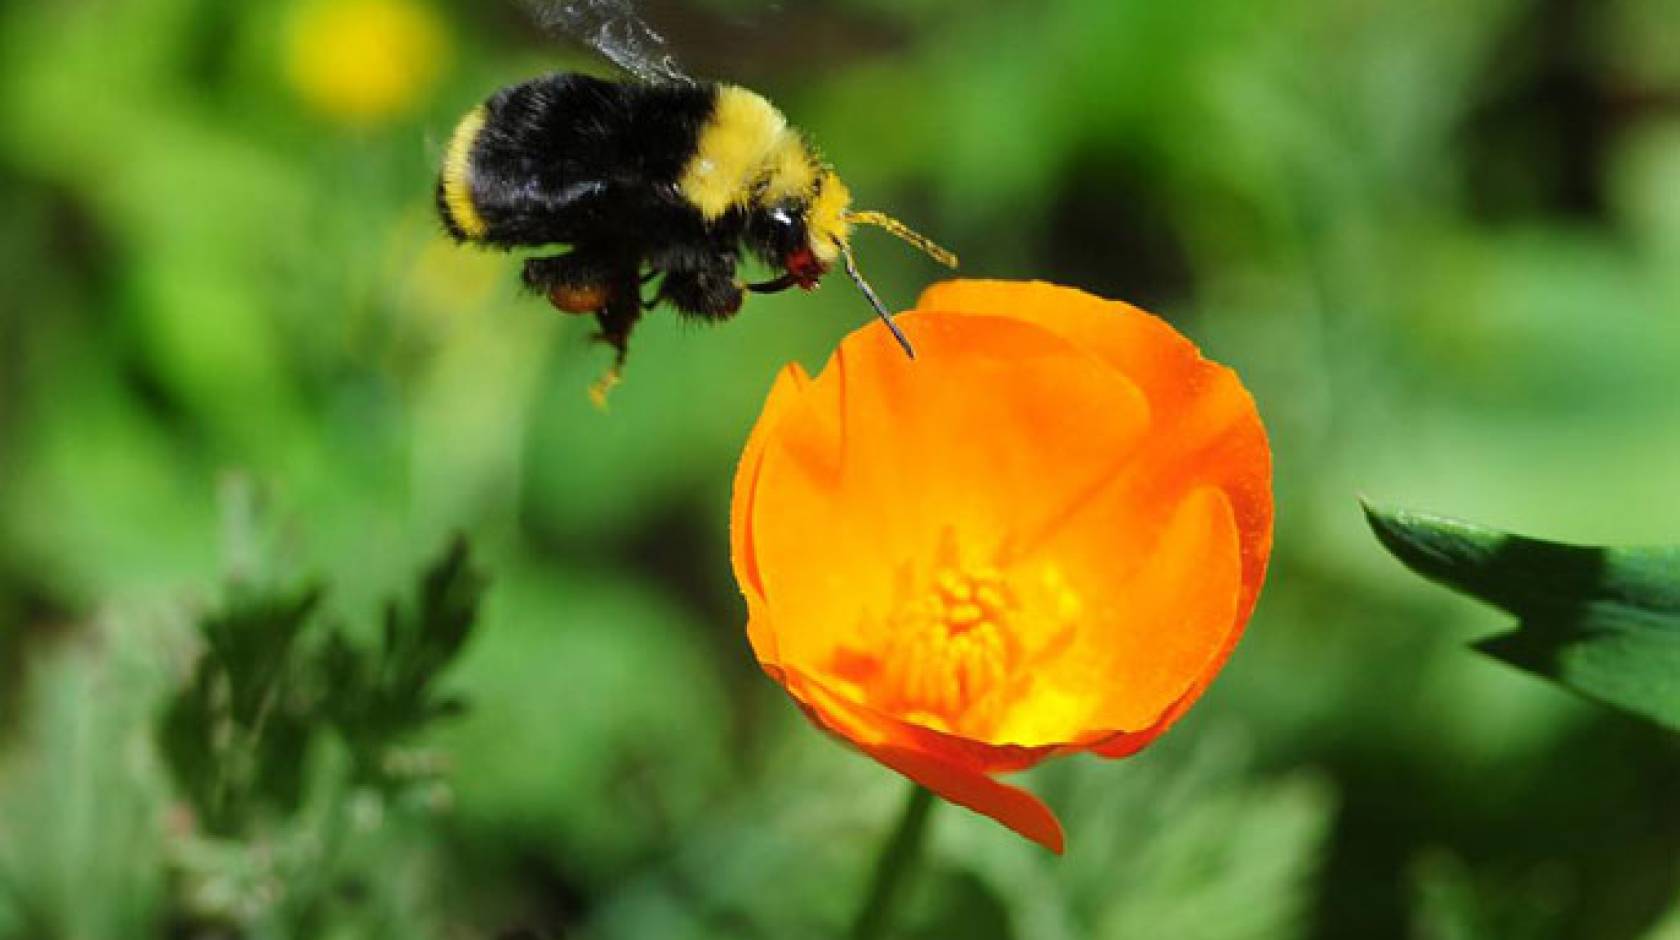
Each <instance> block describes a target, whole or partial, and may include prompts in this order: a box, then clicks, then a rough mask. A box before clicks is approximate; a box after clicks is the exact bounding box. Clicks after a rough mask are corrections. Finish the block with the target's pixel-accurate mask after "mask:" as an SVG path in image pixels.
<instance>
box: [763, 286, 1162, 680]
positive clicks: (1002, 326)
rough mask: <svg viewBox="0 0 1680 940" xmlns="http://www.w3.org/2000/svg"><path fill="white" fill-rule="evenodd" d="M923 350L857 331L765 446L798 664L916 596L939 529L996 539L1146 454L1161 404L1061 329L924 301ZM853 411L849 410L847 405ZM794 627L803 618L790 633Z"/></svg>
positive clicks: (809, 665) (770, 542)
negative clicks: (911, 586) (1129, 458)
mask: <svg viewBox="0 0 1680 940" xmlns="http://www.w3.org/2000/svg"><path fill="white" fill-rule="evenodd" d="M900 322H901V324H902V325H903V327H904V329H905V330H906V332H907V333H908V334H909V335H910V336H911V338H912V341H913V342H914V343H915V344H916V347H917V351H918V358H917V359H916V360H915V361H914V362H911V361H909V360H907V359H906V358H905V357H904V355H903V353H902V352H901V351H900V350H899V349H898V348H897V347H896V346H895V345H894V344H893V343H892V341H891V339H890V337H889V336H888V334H887V333H886V331H885V330H884V329H877V330H870V329H865V330H860V331H858V332H857V333H854V334H853V335H852V336H850V337H848V338H847V339H846V341H845V342H844V343H843V344H842V345H841V347H840V349H839V351H838V352H837V353H836V355H835V358H834V360H833V361H832V362H831V363H830V364H829V366H828V367H827V368H825V369H824V370H823V372H822V373H820V374H819V375H818V376H817V377H816V378H815V379H814V380H812V382H811V384H810V386H809V387H808V389H807V390H806V391H805V393H804V394H802V395H801V396H800V398H799V400H798V402H797V403H796V404H795V405H794V406H793V407H792V408H791V409H790V410H789V411H788V412H787V413H786V414H785V416H784V417H783V419H782V421H781V422H780V429H781V430H780V431H779V432H778V433H776V434H775V435H774V436H773V437H772V438H771V439H770V440H768V441H767V443H766V445H765V454H764V457H763V463H762V467H761V470H760V472H759V476H758V483H757V488H756V492H755V494H754V504H753V506H752V508H751V521H750V525H751V527H752V540H753V542H754V544H755V545H756V547H757V556H758V559H759V569H758V574H759V576H760V577H761V579H762V585H763V589H764V596H765V599H766V602H767V604H768V606H769V608H770V611H771V614H772V616H773V617H774V618H776V620H777V621H778V622H780V621H782V620H783V619H784V618H785V619H786V622H788V623H797V624H798V625H799V626H798V630H797V636H796V637H795V636H790V635H784V636H783V637H782V653H783V661H785V662H787V663H789V664H794V665H798V666H799V667H800V668H802V669H805V670H807V671H813V672H820V671H821V670H822V669H823V668H825V667H824V663H825V660H826V659H828V658H829V657H830V656H831V655H832V652H833V650H834V648H835V646H836V644H837V643H839V642H841V641H846V640H855V639H856V638H857V637H858V636H859V631H860V630H863V629H865V627H866V625H867V623H868V622H869V621H877V622H878V621H880V620H882V619H884V618H885V617H886V615H887V614H888V613H889V612H890V611H891V610H893V609H895V608H896V607H897V606H898V605H899V604H901V603H903V602H904V600H905V598H904V597H903V596H902V593H901V589H902V585H903V583H904V580H905V578H907V577H909V576H912V575H919V574H925V570H915V569H914V566H916V565H927V564H931V563H932V561H933V560H934V559H935V558H936V557H937V556H938V552H939V547H940V544H941V542H942V541H945V540H947V539H949V538H951V537H952V536H953V535H954V536H956V538H957V540H958V542H960V543H961V544H962V545H964V546H965V547H970V548H972V549H974V550H976V551H979V552H986V551H992V550H995V549H997V548H998V547H1000V546H1001V545H1002V544H1003V543H1005V542H1006V541H1008V540H1010V539H1011V538H1013V537H1014V536H1015V535H1016V533H1018V532H1020V531H1022V530H1026V529H1031V528H1033V527H1034V526H1035V525H1037V524H1038V521H1039V520H1038V519H1037V518H1036V517H1037V516H1039V515H1041V514H1043V513H1046V512H1050V511H1053V510H1055V509H1057V508H1059V506H1060V505H1061V503H1062V502H1063V501H1064V500H1061V499H1057V498H1056V494H1060V493H1065V494H1068V495H1067V496H1066V499H1071V498H1073V497H1072V494H1074V493H1078V492H1083V491H1086V490H1088V489H1090V488H1091V487H1092V486H1094V485H1095V483H1096V481H1097V480H1099V479H1101V478H1102V477H1103V476H1104V475H1106V474H1108V473H1110V472H1111V468H1112V466H1113V465H1114V463H1115V461H1116V460H1118V459H1124V457H1125V455H1127V454H1130V453H1132V452H1133V451H1135V450H1136V448H1137V445H1138V442H1139V440H1140V439H1141V435H1142V433H1143V431H1144V429H1145V428H1146V427H1147V425H1148V407H1147V405H1146V403H1145V402H1144V401H1143V398H1142V396H1141V395H1139V394H1138V392H1137V389H1136V388H1135V387H1134V386H1133V385H1132V384H1131V383H1130V382H1129V381H1127V380H1126V379H1125V377H1124V376H1122V375H1120V374H1119V373H1117V372H1115V371H1114V370H1113V369H1111V368H1109V367H1107V366H1106V365H1105V364H1104V363H1103V362H1101V361H1100V360H1098V359H1096V358H1095V357H1093V356H1091V355H1090V354H1088V353H1085V352H1083V351H1081V350H1079V349H1078V348H1076V347H1074V346H1073V345H1071V344H1070V343H1068V342H1067V341H1065V340H1063V339H1061V338H1060V337H1058V336H1056V335H1055V334H1053V333H1050V332H1048V331H1046V330H1042V329H1038V328H1036V327H1033V326H1031V325H1029V324H1024V323H1019V322H1016V321H1010V320H1004V319H998V318H974V317H960V318H959V317H951V316H945V315H930V314H911V315H909V316H906V317H903V318H901V321H900ZM836 416H838V418H836ZM787 632H788V633H790V634H791V633H793V632H794V631H787Z"/></svg>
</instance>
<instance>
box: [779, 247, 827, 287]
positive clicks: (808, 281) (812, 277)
mask: <svg viewBox="0 0 1680 940" xmlns="http://www.w3.org/2000/svg"><path fill="white" fill-rule="evenodd" d="M783 263H784V264H785V265H786V266H787V272H788V274H790V275H792V276H793V279H794V280H796V281H798V282H799V286H800V287H804V288H811V287H815V286H816V284H817V282H818V281H820V280H822V276H823V275H824V274H827V273H828V266H827V265H825V264H823V263H822V261H821V260H819V259H818V258H817V254H816V252H814V251H812V250H811V246H810V245H800V246H799V247H798V248H795V249H793V250H792V251H790V252H788V255H787V260H786V261H785V262H783Z"/></svg>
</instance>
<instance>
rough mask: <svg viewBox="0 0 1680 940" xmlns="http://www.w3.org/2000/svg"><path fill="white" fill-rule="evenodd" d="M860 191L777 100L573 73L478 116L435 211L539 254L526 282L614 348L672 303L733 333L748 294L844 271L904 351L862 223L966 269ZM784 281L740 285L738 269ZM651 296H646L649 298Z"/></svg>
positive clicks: (530, 87)
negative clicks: (857, 233) (858, 236)
mask: <svg viewBox="0 0 1680 940" xmlns="http://www.w3.org/2000/svg"><path fill="white" fill-rule="evenodd" d="M851 201H852V199H851V193H850V192H849V191H848V190H847V188H846V185H845V184H844V183H842V182H841V181H840V178H839V177H838V176H837V175H835V173H834V171H833V169H832V168H830V167H829V166H828V165H827V164H826V163H824V162H823V160H822V159H821V158H820V157H819V156H818V155H817V153H816V151H815V150H814V149H813V148H812V147H811V145H810V144H809V143H807V141H806V139H805V137H804V136H803V135H802V134H800V132H799V131H797V130H795V129H794V128H793V127H791V126H789V124H788V122H787V120H786V118H784V117H783V116H782V113H781V112H780V111H778V110H777V109H776V108H775V107H774V106H773V105H771V104H770V102H769V101H767V100H765V99H764V98H763V97H762V96H761V95H758V94H756V93H754V92H752V91H749V90H747V89H745V88H741V87H739V86H735V85H728V84H718V83H708V82H697V81H665V82H645V81H622V82H620V81H609V80H606V79H601V78H595V77H592V76H589V75H583V74H578V73H556V74H551V75H545V76H543V77H541V78H536V79H532V80H531V81H527V82H524V83H522V84H519V85H515V86H512V87H509V88H504V89H502V90H501V91H498V92H497V93H496V94H494V95H492V96H491V97H490V99H489V100H488V101H486V102H485V103H484V104H482V105H480V106H479V107H477V108H474V109H473V110H472V111H470V112H468V113H467V115H466V117H464V118H463V119H462V120H461V122H460V124H459V125H458V126H457V127H456V129H455V132H454V134H453V136H452V137H451V138H450V141H449V144H448V147H447V149H446V151H445V153H444V157H443V166H442V170H441V172H440V173H439V178H438V183H437V210H438V215H439V217H440V218H441V219H442V222H443V225H444V228H445V229H447V231H448V232H449V234H450V235H451V236H452V237H453V238H454V239H455V240H456V241H458V242H462V243H466V244H471V245H476V246H483V247H488V248H500V249H513V248H526V247H542V246H550V245H564V246H567V247H568V250H566V251H565V252H563V253H560V254H554V255H548V256H544V257H533V258H529V259H527V260H526V261H525V262H524V272H523V276H524V282H525V284H526V285H527V286H528V287H529V288H530V289H531V290H532V291H534V292H537V293H539V294H542V295H545V296H546V297H547V298H548V299H549V301H550V302H551V303H552V304H553V305H554V306H555V308H557V309H558V310H561V311H563V312H565V313H573V314H592V315H594V317H595V318H596V320H597V322H598V323H599V325H600V333H599V334H598V338H599V339H600V340H602V341H604V342H606V343H607V344H609V345H610V346H612V347H613V349H614V350H615V351H616V355H615V358H614V362H613V366H612V369H611V371H610V372H609V373H608V376H607V378H606V379H605V380H604V381H605V382H606V383H607V384H608V385H610V384H611V382H614V381H616V380H617V377H618V375H619V372H620V370H621V369H622V367H623V363H624V358H625V354H626V351H627V349H628V346H629V339H630V333H631V330H632V329H634V327H635V325H636V322H637V320H638V319H640V317H641V316H642V313H643V312H644V311H645V310H649V309H652V308H653V307H656V306H658V305H659V304H661V303H665V304H669V305H670V306H672V307H674V308H676V310H677V311H678V312H679V313H681V314H683V315H686V316H688V317H693V318H696V319H700V320H707V321H721V320H727V319H729V318H730V317H732V316H734V315H735V313H736V312H737V311H739V310H740V309H741V304H742V301H743V298H744V296H745V293H746V292H754V293H771V292H775V291H782V290H786V289H788V288H791V287H799V288H803V289H806V290H810V289H812V288H814V287H816V286H817V284H818V282H819V281H821V280H822V278H823V276H824V275H825V274H827V273H828V271H829V270H830V269H831V268H832V267H834V265H835V264H836V263H839V264H841V265H843V267H844V269H845V271H846V273H847V274H848V275H849V276H850V278H851V279H852V281H853V282H854V283H855V284H856V285H857V286H858V289H859V290H860V291H862V293H863V295H864V297H865V299H866V300H868V302H869V303H870V305H871V306H873V307H874V308H875V312H876V313H877V314H878V315H879V316H880V317H881V319H882V320H883V321H885V322H886V324H887V326H888V328H889V329H891V330H892V332H893V335H894V336H895V337H897V339H898V341H899V343H900V344H901V345H902V346H903V347H904V350H905V352H906V353H907V354H909V355H911V356H912V357H913V356H914V355H915V353H914V350H912V348H911V346H910V343H909V341H908V340H907V339H906V338H905V337H904V334H903V333H902V332H901V331H900V330H899V329H898V327H897V325H896V324H894V323H893V322H892V317H891V315H890V314H889V313H888V312H887V310H886V308H885V307H884V306H882V304H881V302H880V300H879V299H878V298H877V297H876V296H875V292H874V291H873V290H871V289H870V287H869V284H868V282H866V281H865V280H864V279H863V276H862V275H861V274H860V273H859V271H858V268H857V263H856V261H855V260H854V258H853V256H852V250H851V234H852V228H853V226H855V225H875V226H879V227H881V228H884V229H886V230H887V231H888V232H891V233H893V234H894V235H897V236H898V237H900V238H902V239H904V240H906V241H907V242H909V243H910V244H912V245H914V246H916V247H917V248H919V249H921V250H923V251H925V252H927V253H928V254H929V255H930V256H931V257H933V258H934V259H936V260H938V261H940V262H941V263H944V264H947V265H950V266H952V267H955V266H956V260H957V259H956V257H955V256H953V255H952V254H951V253H950V252H947V251H945V250H944V249H942V248H940V247H938V246H937V245H934V244H933V243H932V242H930V241H928V240H927V239H926V238H923V237H922V236H920V235H917V234H916V233H914V232H912V231H910V230H909V229H908V228H906V227H905V226H904V225H903V224H902V223H899V222H897V221H896V220H894V219H891V218H889V217H887V216H885V215H882V214H881V213H878V212H861V211H856V210H853V209H852V208H851ZM744 255H746V256H751V257H753V258H756V259H757V260H759V261H761V262H763V263H764V264H765V265H767V266H768V267H769V268H770V269H771V272H772V273H773V274H775V276H774V277H772V278H770V279H769V280H765V281H760V282H757V283H744V282H743V281H742V280H741V279H740V278H739V277H738V275H737V268H738V266H739V265H740V263H741V261H742V260H743V256H744ZM644 291H647V292H648V294H647V296H646V297H644V296H643V292H644Z"/></svg>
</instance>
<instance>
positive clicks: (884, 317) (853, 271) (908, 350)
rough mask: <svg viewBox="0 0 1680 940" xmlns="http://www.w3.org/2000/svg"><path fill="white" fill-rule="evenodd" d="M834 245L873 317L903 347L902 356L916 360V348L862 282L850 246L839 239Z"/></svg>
mask: <svg viewBox="0 0 1680 940" xmlns="http://www.w3.org/2000/svg"><path fill="white" fill-rule="evenodd" d="M834 244H835V245H837V246H839V248H840V257H841V259H842V260H843V261H845V263H846V275H847V276H848V277H850V278H851V279H852V283H853V284H856V285H857V286H858V290H860V291H862V292H863V299H864V300H867V301H869V306H871V307H874V308H875V315H876V316H879V317H880V318H881V322H882V323H885V324H886V325H887V329H889V330H891V331H892V335H893V338H894V339H896V340H898V345H900V346H903V347H904V354H905V355H907V356H909V357H910V358H911V359H914V358H916V348H915V347H914V346H911V345H910V339H909V337H907V336H905V335H904V331H903V330H901V329H899V328H898V324H897V323H894V322H893V318H892V314H890V313H888V312H887V308H886V307H884V306H882V305H881V298H879V297H876V296H875V291H874V290H873V289H871V288H870V286H869V282H868V281H866V280H864V279H863V274H862V273H861V272H859V271H858V266H857V259H855V258H853V257H852V246H850V245H848V244H846V243H845V242H843V241H841V240H839V239H835V240H834Z"/></svg>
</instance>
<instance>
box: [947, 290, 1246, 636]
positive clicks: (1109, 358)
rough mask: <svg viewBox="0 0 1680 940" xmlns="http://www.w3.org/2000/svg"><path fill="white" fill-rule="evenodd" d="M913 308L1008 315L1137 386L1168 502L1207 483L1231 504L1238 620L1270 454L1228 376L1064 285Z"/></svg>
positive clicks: (1155, 327)
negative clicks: (1237, 542)
mask: <svg viewBox="0 0 1680 940" xmlns="http://www.w3.org/2000/svg"><path fill="white" fill-rule="evenodd" d="M916 309H917V310H927V311H942V312H945V311H948V312H954V313H961V314H967V315H970V316H984V317H1010V318H1014V319H1018V320H1023V321H1026V322H1029V323H1033V324H1036V325H1039V326H1042V327H1044V328H1045V329H1048V330H1051V331H1054V332H1056V333H1058V334H1060V335H1062V336H1065V337H1067V338H1068V339H1069V340H1071V341H1073V342H1075V343H1076V344H1078V345H1080V346H1081V347H1082V348H1085V349H1088V350H1090V351H1091V352H1092V353H1094V354H1096V355H1097V356H1100V357H1101V358H1102V359H1103V360H1104V361H1106V362H1108V363H1109V364H1111V365H1112V366H1113V367H1114V368H1116V369H1118V370H1119V371H1120V372H1122V373H1124V374H1125V375H1126V376H1127V377H1128V378H1129V379H1131V380H1132V381H1133V382H1135V383H1136V384H1137V386H1138V388H1139V389H1141V390H1142V391H1143V394H1144V396H1145V397H1146V398H1147V399H1148V401H1149V406H1150V409H1151V412H1152V414H1153V416H1154V418H1155V427H1153V428H1152V429H1151V433H1150V441H1151V445H1152V446H1151V448H1150V450H1151V453H1152V455H1154V456H1155V458H1156V461H1157V462H1156V467H1157V468H1158V472H1157V473H1156V475H1155V481H1156V482H1157V483H1158V484H1160V486H1161V487H1162V488H1160V489H1158V490H1157V491H1156V492H1154V493H1152V494H1139V496H1138V497H1135V498H1149V499H1155V500H1164V501H1166V502H1169V503H1170V502H1173V501H1176V499H1177V498H1178V497H1179V496H1180V495H1181V494H1182V493H1183V492H1185V490H1184V489H1183V488H1177V489H1176V490H1174V489H1173V486H1172V485H1173V484H1174V483H1177V482H1186V481H1187V482H1189V483H1191V484H1196V483H1202V482H1209V483H1214V484H1217V485H1219V486H1220V487H1222V488H1223V489H1224V490H1225V492H1226V496H1227V497H1228V498H1229V499H1230V500H1231V507H1232V510H1233V511H1234V513H1235V516H1236V521H1237V529H1238V531H1239V532H1240V533H1241V538H1242V543H1243V548H1242V554H1243V598H1242V603H1241V605H1240V608H1241V614H1240V616H1241V619H1244V620H1246V619H1247V617H1248V613H1249V612H1250V611H1251V610H1252V609H1253V607H1254V602H1255V600H1256V599H1257V598H1258V597H1259V593H1260V584H1261V582H1262V581H1263V580H1264V579H1265V573H1266V560H1267V558H1268V556H1269V555H1270V553H1271V543H1272V486H1271V450H1270V447H1269V445H1268V444H1267V441H1266V432H1265V428H1264V427H1263V426H1262V425H1261V423H1260V415H1259V412H1258V411H1257V410H1256V408H1255V406H1254V400H1253V398H1251V397H1250V396H1249V394H1248V391H1247V390H1246V389H1244V388H1243V386H1242V382H1241V381H1240V380H1239V379H1238V378H1237V376H1236V374H1235V373H1234V372H1232V371H1231V370H1229V369H1227V368H1225V367H1224V366H1221V365H1219V364H1218V363H1215V362H1211V361H1209V360H1206V359H1204V358H1202V355H1201V352H1200V351H1199V350H1197V349H1196V346H1195V344H1194V343H1192V342H1190V340H1189V339H1187V338H1185V337H1184V336H1183V335H1181V334H1179V333H1178V332H1177V331H1176V330H1174V329H1173V328H1172V326H1170V325H1169V324H1168V323H1166V321H1164V320H1161V319H1160V318H1159V317H1156V316H1154V315H1152V314H1150V313H1147V312H1145V311H1143V310H1140V309H1138V308H1137V307H1134V306H1132V305H1130V304H1126V303H1122V302H1120V301H1115V300H1106V299H1104V298H1101V297H1096V296H1093V295H1091V294H1087V293H1085V292H1084V291H1081V290H1076V289H1074V288H1071V287H1060V286H1057V285H1054V284H1046V283H1043V282H1037V281H1029V282H1021V281H985V280H954V281H945V282H943V283H939V284H935V285H933V286H931V287H929V288H928V289H927V290H926V291H924V292H923V293H922V296H921V298H920V299H919V300H918V301H917V303H916Z"/></svg>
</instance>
